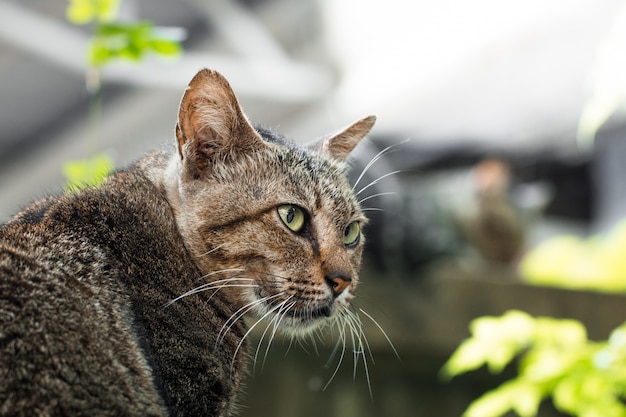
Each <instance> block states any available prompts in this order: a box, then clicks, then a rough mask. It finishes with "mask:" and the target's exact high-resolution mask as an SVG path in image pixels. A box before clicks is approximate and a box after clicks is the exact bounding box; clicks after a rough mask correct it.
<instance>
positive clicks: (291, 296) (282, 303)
mask: <svg viewBox="0 0 626 417" xmlns="http://www.w3.org/2000/svg"><path fill="white" fill-rule="evenodd" d="M291 298H293V295H290V296H289V297H288V298H287V299H286V300H284V301H282V302H280V303H279V304H278V305H275V306H274V307H272V308H271V309H269V310H268V311H267V312H266V313H265V314H263V315H262V316H261V318H259V319H258V320H257V321H256V322H254V324H252V325H251V326H250V327H249V328H248V331H247V332H246V333H245V334H244V335H243V337H242V338H241V340H240V341H239V344H238V345H237V348H236V349H235V353H234V354H233V359H232V361H231V364H230V368H231V372H232V370H233V367H234V365H235V360H236V359H237V354H238V353H239V350H240V349H241V346H242V345H243V343H244V341H245V340H246V339H247V337H248V336H249V335H250V333H252V331H253V330H254V328H255V327H256V326H257V325H258V324H259V323H260V322H262V321H263V320H264V319H265V318H266V317H267V316H269V315H270V314H272V313H274V312H275V311H276V310H278V309H280V308H282V307H283V306H284V305H285V304H286V303H287V302H288V301H289V300H291Z"/></svg>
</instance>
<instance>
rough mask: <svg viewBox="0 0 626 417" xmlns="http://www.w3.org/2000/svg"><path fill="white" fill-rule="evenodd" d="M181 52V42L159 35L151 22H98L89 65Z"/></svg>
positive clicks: (100, 65)
mask: <svg viewBox="0 0 626 417" xmlns="http://www.w3.org/2000/svg"><path fill="white" fill-rule="evenodd" d="M180 51H181V46H180V43H179V42H178V41H174V40H170V39H166V38H163V37H161V35H160V34H158V33H157V31H156V29H155V27H154V25H153V24H152V22H148V21H140V22H131V23H119V22H114V23H105V24H100V25H98V27H97V28H96V33H95V35H94V38H93V40H92V43H91V46H90V50H89V54H88V61H89V64H90V65H91V66H94V67H102V66H103V65H105V64H107V63H108V62H110V61H112V60H115V59H126V60H129V61H134V62H137V61H140V60H141V59H143V58H144V57H145V55H146V54H148V53H150V52H152V53H155V54H156V55H159V56H168V57H171V56H175V55H177V54H179V53H180Z"/></svg>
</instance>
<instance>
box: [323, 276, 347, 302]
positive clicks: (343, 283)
mask: <svg viewBox="0 0 626 417" xmlns="http://www.w3.org/2000/svg"><path fill="white" fill-rule="evenodd" d="M326 282H328V285H330V288H331V289H332V290H333V294H334V295H335V297H337V296H338V295H339V294H341V293H342V292H343V291H344V290H345V289H346V288H348V287H349V286H350V283H351V282H352V280H351V279H350V278H348V277H344V276H343V275H335V276H333V277H326Z"/></svg>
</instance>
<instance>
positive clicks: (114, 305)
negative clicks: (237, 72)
mask: <svg viewBox="0 0 626 417" xmlns="http://www.w3.org/2000/svg"><path fill="white" fill-rule="evenodd" d="M374 121H375V118H374V117H373V116H370V117H366V118H364V119H362V120H360V121H358V122H356V123H354V124H353V125H351V126H350V127H348V128H347V129H345V130H343V131H342V132H340V133H338V134H336V135H333V136H330V137H328V138H325V139H321V140H319V141H317V142H315V143H314V144H312V145H309V146H306V147H300V146H298V145H296V144H294V143H293V142H291V141H289V140H288V139H286V138H284V137H282V136H279V135H277V134H274V133H272V132H270V131H267V130H264V129H255V128H253V127H252V126H251V125H250V123H249V122H248V120H247V119H246V117H245V116H244V114H243V112H242V110H241V108H240V106H239V104H238V101H237V98H236V97H235V95H234V93H233V91H232V90H231V88H230V86H229V85H228V82H227V81H226V80H225V79H224V78H223V77H222V76H221V75H220V74H219V73H217V72H215V71H211V70H202V71H200V72H199V73H198V74H197V75H196V76H195V77H194V78H193V80H192V81H191V82H190V84H189V86H188V88H187V89H186V91H185V93H184V95H183V98H182V102H181V105H180V110H179V115H178V123H177V125H176V137H177V139H178V151H177V152H176V151H174V152H171V153H166V152H156V153H152V154H150V155H148V156H146V157H144V158H143V159H141V160H139V161H138V162H136V163H135V164H133V165H131V166H130V167H129V168H128V169H123V170H120V171H118V172H116V173H114V174H112V175H111V176H110V177H109V178H107V180H106V181H105V182H104V183H103V184H102V185H100V186H98V187H95V188H93V187H92V188H87V189H83V190H82V191H80V192H76V193H70V194H64V195H62V196H59V197H48V198H45V199H43V200H41V201H39V202H37V203H35V204H33V205H31V206H30V207H27V208H26V209H25V210H23V211H22V212H21V213H18V214H17V215H16V216H15V217H13V218H12V219H11V220H10V221H9V222H8V223H7V224H6V225H4V226H2V227H0V415H3V416H4V415H11V416H15V415H23V416H26V415H27V416H34V415H46V416H48V415H71V416H87V415H88V416H96V415H97V416H105V415H107V416H165V415H171V416H201V415H205V416H230V415H233V414H234V413H235V412H236V405H235V397H236V395H237V393H238V391H240V381H241V376H242V371H243V370H244V369H245V366H246V358H247V356H248V354H247V353H246V352H247V345H248V342H247V339H248V336H249V328H248V327H247V325H246V323H245V322H244V320H243V319H242V317H243V316H244V315H246V316H247V315H256V317H258V318H265V319H266V320H267V321H269V322H270V323H271V324H273V325H274V326H276V327H278V326H280V328H282V329H286V330H288V331H291V332H293V333H298V334H302V333H306V332H307V331H309V330H311V329H313V328H318V327H319V326H320V325H323V324H324V323H326V324H328V323H329V322H333V321H335V322H336V321H340V320H343V319H345V317H346V316H348V315H349V314H354V313H351V312H350V310H348V307H349V304H350V300H351V299H352V297H353V292H354V289H355V287H356V285H357V283H358V272H359V267H360V263H361V252H362V247H363V243H364V238H363V236H362V234H361V228H362V227H363V225H364V224H365V222H366V219H365V217H364V215H363V212H362V210H361V209H360V207H359V204H358V201H357V199H356V197H355V195H354V192H353V190H352V188H351V187H350V186H349V184H348V182H347V180H346V177H345V163H344V162H345V160H346V158H347V157H348V154H349V153H350V152H351V151H352V149H353V148H354V147H355V146H356V145H357V144H358V143H359V141H360V140H361V139H362V138H363V137H364V136H365V135H366V134H367V133H368V132H369V130H370V129H371V128H372V126H373V124H374Z"/></svg>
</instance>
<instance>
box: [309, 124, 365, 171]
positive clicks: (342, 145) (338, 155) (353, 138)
mask: <svg viewBox="0 0 626 417" xmlns="http://www.w3.org/2000/svg"><path fill="white" fill-rule="evenodd" d="M375 122H376V116H367V117H365V118H363V119H361V120H358V121H356V122H354V123H352V124H351V125H350V126H348V127H347V128H345V129H344V130H342V131H341V132H339V133H337V134H334V135H331V136H330V137H327V138H322V139H319V140H317V141H315V142H313V143H310V144H309V145H308V148H310V149H315V150H318V151H321V152H323V153H325V154H326V155H328V156H330V157H331V158H333V159H335V160H337V161H340V162H343V161H345V160H346V159H347V158H348V155H349V154H350V152H352V150H353V149H354V148H355V147H356V145H358V144H359V142H360V141H361V140H362V139H363V138H364V137H365V136H366V135H367V134H368V133H369V131H370V130H371V129H372V127H373V126H374V123H375Z"/></svg>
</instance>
